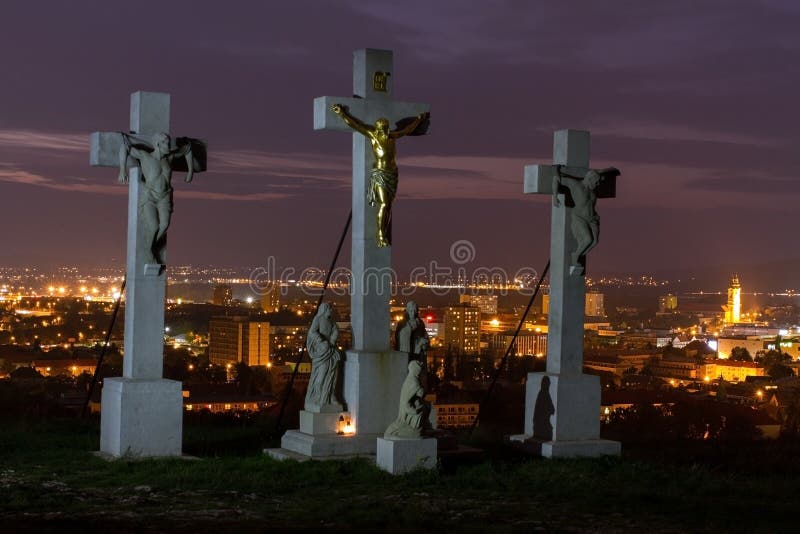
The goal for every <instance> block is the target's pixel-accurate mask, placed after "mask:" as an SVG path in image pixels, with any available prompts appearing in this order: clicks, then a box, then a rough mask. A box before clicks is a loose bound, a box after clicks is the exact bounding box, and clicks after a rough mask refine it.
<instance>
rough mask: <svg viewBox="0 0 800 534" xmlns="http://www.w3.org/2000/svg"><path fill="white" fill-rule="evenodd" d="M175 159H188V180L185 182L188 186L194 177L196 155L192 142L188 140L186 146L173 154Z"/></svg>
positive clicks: (182, 146)
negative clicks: (193, 151)
mask: <svg viewBox="0 0 800 534" xmlns="http://www.w3.org/2000/svg"><path fill="white" fill-rule="evenodd" d="M172 156H173V157H178V158H179V157H184V158H186V169H187V170H186V178H184V181H185V182H186V183H187V184H188V183H189V182H191V181H192V177H193V176H194V155H193V154H192V141H191V140H188V139H187V141H186V143H185V144H183V145H181V146H179V147H178V148H177V149H176V150H175V152H174V153H173V154H172Z"/></svg>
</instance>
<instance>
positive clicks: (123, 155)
mask: <svg viewBox="0 0 800 534" xmlns="http://www.w3.org/2000/svg"><path fill="white" fill-rule="evenodd" d="M120 135H122V143H121V144H120V145H119V183H121V184H127V183H128V157H132V158H135V159H138V160H141V159H142V157H144V156H145V155H147V153H146V152H143V151H142V150H139V149H138V148H136V147H135V146H132V145H131V140H130V137H128V134H126V133H120Z"/></svg>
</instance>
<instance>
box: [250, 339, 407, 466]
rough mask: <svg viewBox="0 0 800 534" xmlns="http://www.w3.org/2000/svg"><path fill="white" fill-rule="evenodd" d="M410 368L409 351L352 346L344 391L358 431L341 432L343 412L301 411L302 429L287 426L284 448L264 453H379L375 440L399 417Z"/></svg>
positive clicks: (319, 455)
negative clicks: (361, 348)
mask: <svg viewBox="0 0 800 534" xmlns="http://www.w3.org/2000/svg"><path fill="white" fill-rule="evenodd" d="M407 369H408V354H406V353H404V352H396V351H386V352H368V351H347V354H346V357H345V361H344V384H343V391H344V401H345V405H346V408H347V414H348V415H349V417H350V421H351V424H352V425H353V428H354V429H355V434H353V435H338V434H336V425H337V423H338V421H339V416H340V415H342V414H341V412H335V413H324V412H323V413H316V412H310V411H308V410H302V411H301V412H300V429H299V430H289V431H287V432H286V433H285V434H284V435H283V437H282V438H281V448H280V449H267V450H266V451H265V452H266V453H267V454H269V455H270V456H272V457H273V458H277V459H280V460H283V459H294V460H307V459H311V458H313V459H331V458H336V457H348V456H371V455H374V454H375V446H376V445H375V440H376V439H377V438H378V437H380V436H383V433H384V432H385V431H386V428H387V427H388V426H389V425H390V424H391V423H392V421H394V419H395V418H396V417H397V406H398V404H399V402H400V388H401V387H402V385H403V380H405V377H406V373H407Z"/></svg>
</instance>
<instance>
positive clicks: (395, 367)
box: [344, 350, 408, 454]
mask: <svg viewBox="0 0 800 534" xmlns="http://www.w3.org/2000/svg"><path fill="white" fill-rule="evenodd" d="M407 374H408V354H406V353H405V352H397V351H393V350H389V351H385V352H372V351H366V350H360V351H358V350H349V351H347V357H346V359H345V362H344V402H345V404H346V405H347V411H348V412H349V413H350V416H351V417H352V421H353V426H354V427H355V429H356V434H374V435H375V436H376V437H377V436H383V433H384V432H386V429H387V428H388V427H389V425H390V424H392V421H394V420H395V419H396V418H397V406H398V405H399V403H400V389H401V388H402V386H403V381H404V380H405V378H406V375H407ZM372 453H373V454H374V453H375V443H374V442H373V444H372Z"/></svg>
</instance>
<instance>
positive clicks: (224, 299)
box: [212, 285, 233, 306]
mask: <svg viewBox="0 0 800 534" xmlns="http://www.w3.org/2000/svg"><path fill="white" fill-rule="evenodd" d="M212 302H213V303H214V304H216V305H217V306H230V305H231V303H232V302H233V288H231V286H227V285H218V286H216V287H215V288H214V297H213V300H212Z"/></svg>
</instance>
